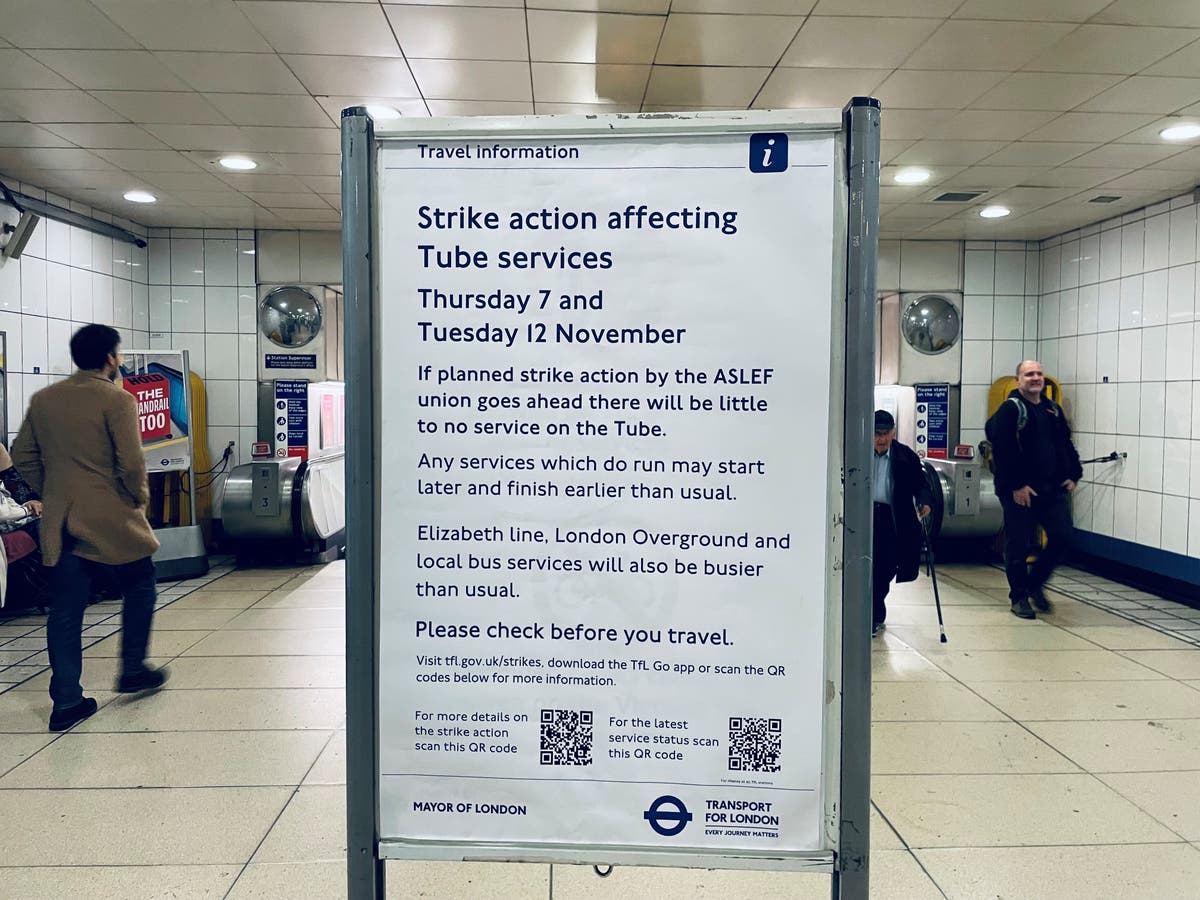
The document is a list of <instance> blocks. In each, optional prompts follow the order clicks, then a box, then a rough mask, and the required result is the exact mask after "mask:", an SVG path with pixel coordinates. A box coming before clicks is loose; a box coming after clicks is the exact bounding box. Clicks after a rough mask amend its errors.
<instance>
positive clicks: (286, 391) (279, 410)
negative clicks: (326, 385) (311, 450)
mask: <svg viewBox="0 0 1200 900" xmlns="http://www.w3.org/2000/svg"><path fill="white" fill-rule="evenodd" d="M274 417H275V419H274V424H275V455H276V456H279V457H283V456H299V457H301V458H302V459H303V458H307V456H308V382H307V381H305V380H303V379H301V380H296V381H282V380H279V381H276V382H275V409H274Z"/></svg>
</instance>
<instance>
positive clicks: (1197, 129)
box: [1158, 122, 1200, 141]
mask: <svg viewBox="0 0 1200 900" xmlns="http://www.w3.org/2000/svg"><path fill="white" fill-rule="evenodd" d="M1158 136H1159V137H1160V138H1162V139H1163V140H1164V141H1190V140H1192V138H1198V137H1200V125H1198V124H1196V123H1195V122H1181V123H1179V124H1178V125H1172V126H1171V127H1170V128H1164V129H1163V130H1162V131H1160V132H1159V133H1158Z"/></svg>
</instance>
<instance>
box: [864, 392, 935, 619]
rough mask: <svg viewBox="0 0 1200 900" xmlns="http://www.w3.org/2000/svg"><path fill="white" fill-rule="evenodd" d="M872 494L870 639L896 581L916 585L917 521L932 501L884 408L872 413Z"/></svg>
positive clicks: (916, 461)
mask: <svg viewBox="0 0 1200 900" xmlns="http://www.w3.org/2000/svg"><path fill="white" fill-rule="evenodd" d="M872 464H873V466H874V469H873V471H872V473H871V476H872V477H871V493H872V497H873V499H874V501H875V539H874V543H873V545H872V551H871V556H872V572H871V574H872V587H871V595H872V601H873V603H874V608H873V610H872V615H871V637H875V636H876V635H877V634H879V630H880V629H881V628H882V627H883V622H884V619H886V618H887V604H886V603H885V602H884V600H885V598H886V597H887V595H888V590H889V588H890V587H891V581H892V579H893V578H895V579H896V583H897V584H899V583H901V582H905V581H916V580H917V575H918V573H919V572H920V569H921V539H922V535H923V532H922V530H921V523H920V522H919V521H918V519H917V511H918V510H917V508H918V507H920V515H921V518H922V519H924V518H926V517H927V516H928V515H929V510H930V505H931V504H932V503H933V497H932V495H931V494H930V492H929V484H928V482H926V481H925V472H924V469H923V468H922V467H921V460H920V458H919V457H918V456H917V454H916V453H914V452H913V451H912V449H911V448H909V447H906V446H905V445H904V444H902V443H900V442H899V441H898V440H896V420H895V419H894V418H893V417H892V414H891V413H890V412H888V411H887V410H885V409H877V410H875V456H874V458H873V463H872Z"/></svg>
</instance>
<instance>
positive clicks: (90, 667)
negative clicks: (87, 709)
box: [17, 656, 169, 693]
mask: <svg viewBox="0 0 1200 900" xmlns="http://www.w3.org/2000/svg"><path fill="white" fill-rule="evenodd" d="M146 662H147V663H148V664H149V665H151V666H153V667H154V668H158V667H159V666H165V665H167V663H168V662H169V660H166V659H162V658H157V657H155V658H151V659H148V660H146ZM120 670H121V660H119V659H117V658H116V657H112V656H102V657H98V658H96V659H89V660H87V661H86V662H85V663H84V664H83V677H82V678H80V680H79V681H80V684H82V685H83V689H84V691H87V692H89V693H90V692H92V691H111V690H112V689H113V687H114V686H115V685H116V683H117V675H118V674H119V672H120ZM17 690H18V691H41V692H42V693H45V692H47V691H49V690H50V670H49V669H45V670H43V671H42V672H41V674H40V675H38V676H37V677H36V678H31V679H29V680H28V681H26V682H24V683H23V684H21V685H19V686H18V687H17Z"/></svg>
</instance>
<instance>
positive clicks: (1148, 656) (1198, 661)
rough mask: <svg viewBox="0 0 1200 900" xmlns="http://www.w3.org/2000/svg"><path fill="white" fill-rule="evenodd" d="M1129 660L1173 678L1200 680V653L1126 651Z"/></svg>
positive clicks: (1187, 651) (1124, 653) (1191, 651)
mask: <svg viewBox="0 0 1200 900" xmlns="http://www.w3.org/2000/svg"><path fill="white" fill-rule="evenodd" d="M1121 655H1122V656H1124V657H1125V658H1127V659H1130V660H1133V661H1134V662H1137V663H1141V664H1142V665H1143V666H1146V667H1148V668H1151V669H1153V670H1154V671H1156V672H1161V673H1162V674H1163V675H1167V676H1169V677H1171V678H1200V653H1197V652H1196V650H1195V649H1188V650H1126V651H1123V652H1122V653H1121Z"/></svg>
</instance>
